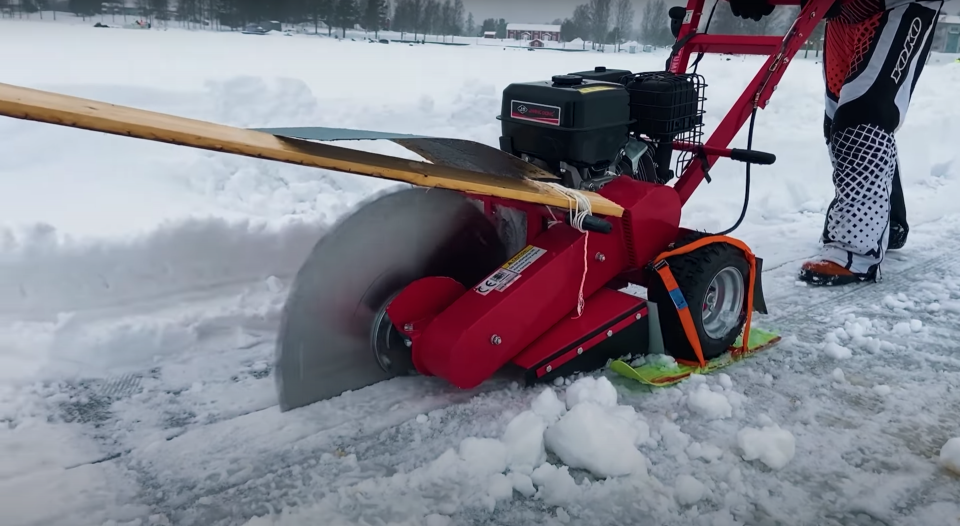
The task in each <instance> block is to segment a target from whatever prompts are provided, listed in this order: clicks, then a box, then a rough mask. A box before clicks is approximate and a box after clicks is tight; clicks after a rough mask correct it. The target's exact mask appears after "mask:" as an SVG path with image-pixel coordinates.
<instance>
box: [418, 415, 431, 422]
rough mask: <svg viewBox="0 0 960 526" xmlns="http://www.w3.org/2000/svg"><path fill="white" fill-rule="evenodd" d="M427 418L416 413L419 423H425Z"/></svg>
mask: <svg viewBox="0 0 960 526" xmlns="http://www.w3.org/2000/svg"><path fill="white" fill-rule="evenodd" d="M429 419H430V418H428V417H427V415H417V423H419V424H426V423H427V420H429Z"/></svg>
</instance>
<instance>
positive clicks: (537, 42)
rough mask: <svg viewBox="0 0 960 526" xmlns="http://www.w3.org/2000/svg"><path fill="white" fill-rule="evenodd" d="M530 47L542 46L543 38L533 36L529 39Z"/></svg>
mask: <svg viewBox="0 0 960 526" xmlns="http://www.w3.org/2000/svg"><path fill="white" fill-rule="evenodd" d="M530 47H543V40H540V39H538V38H535V39H533V40H531V41H530Z"/></svg>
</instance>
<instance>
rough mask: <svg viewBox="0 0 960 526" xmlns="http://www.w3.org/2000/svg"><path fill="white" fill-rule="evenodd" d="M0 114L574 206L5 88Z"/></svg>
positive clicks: (607, 206) (430, 167) (550, 196)
mask: <svg viewBox="0 0 960 526" xmlns="http://www.w3.org/2000/svg"><path fill="white" fill-rule="evenodd" d="M0 115H3V116H7V117H13V118H16V119H26V120H31V121H37V122H46V123H50V124H56V125H60V126H69V127H74V128H81V129H85V130H92V131H99V132H103V133H110V134H115V135H123V136H127V137H134V138H138V139H145V140H150V141H158V142H165V143H170V144H177V145H182V146H190V147H193V148H200V149H204V150H211V151H216V152H225V153H232V154H236V155H243V156H248V157H255V158H259V159H271V160H274V161H280V162H285V163H291V164H298V165H303V166H313V167H316V168H324V169H327V170H334V171H338V172H345V173H352V174H357V175H364V176H369V177H378V178H383V179H390V180H394V181H401V182H406V183H410V184H413V185H417V186H424V187H432V188H446V189H449V190H456V191H461V192H468V193H473V194H479V195H489V196H495V197H501V198H504V199H513V200H517V201H524V202H528V203H538V204H543V205H550V206H555V207H558V208H564V209H571V208H572V207H573V206H574V205H573V203H572V202H571V200H570V199H569V198H568V197H567V196H566V195H564V194H563V193H561V192H560V191H558V190H556V189H555V188H554V187H553V186H552V185H549V184H547V183H543V182H540V181H531V180H517V179H511V178H506V177H496V176H492V175H489V174H485V173H480V172H475V171H470V170H464V169H460V168H453V167H448V166H443V165H438V164H430V163H425V162H420V161H410V160H407V159H401V158H398V157H391V156H387V155H380V154H375V153H368V152H362V151H359V150H353V149H349V148H341V147H339V146H332V145H329V144H320V143H315V142H308V141H302V140H296V139H287V138H281V137H277V136H275V135H271V134H268V133H263V132H258V131H254V130H246V129H243V128H235V127H232V126H224V125H222V124H215V123H211V122H205V121H199V120H194V119H187V118H184V117H177V116H174V115H167V114H163V113H156V112H151V111H146V110H140V109H136V108H130V107H126V106H118V105H115V104H107V103H104V102H98V101H93V100H88V99H81V98H78V97H71V96H68V95H61V94H57V93H51V92H46V91H40V90H35V89H30V88H23V87H19V86H13V85H10V84H2V83H0ZM582 193H583V195H584V196H586V197H587V198H588V199H589V200H590V204H591V209H592V211H593V213H594V214H596V215H603V216H613V217H620V216H621V215H622V214H623V208H621V207H620V206H619V205H617V204H616V203H614V202H612V201H610V200H608V199H606V198H604V197H603V196H600V195H598V194H596V193H593V192H582Z"/></svg>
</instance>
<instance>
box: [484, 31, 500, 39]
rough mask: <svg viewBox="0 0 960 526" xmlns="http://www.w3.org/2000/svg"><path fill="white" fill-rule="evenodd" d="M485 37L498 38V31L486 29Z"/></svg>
mask: <svg viewBox="0 0 960 526" xmlns="http://www.w3.org/2000/svg"><path fill="white" fill-rule="evenodd" d="M483 38H497V32H496V31H484V32H483Z"/></svg>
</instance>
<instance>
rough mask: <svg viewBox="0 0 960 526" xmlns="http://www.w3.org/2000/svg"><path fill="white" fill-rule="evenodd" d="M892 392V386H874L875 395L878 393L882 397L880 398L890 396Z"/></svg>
mask: <svg viewBox="0 0 960 526" xmlns="http://www.w3.org/2000/svg"><path fill="white" fill-rule="evenodd" d="M890 391H891V389H890V386H889V385H875V386H873V392H874V393H877V394H878V395H880V396H887V395H888V394H890Z"/></svg>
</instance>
